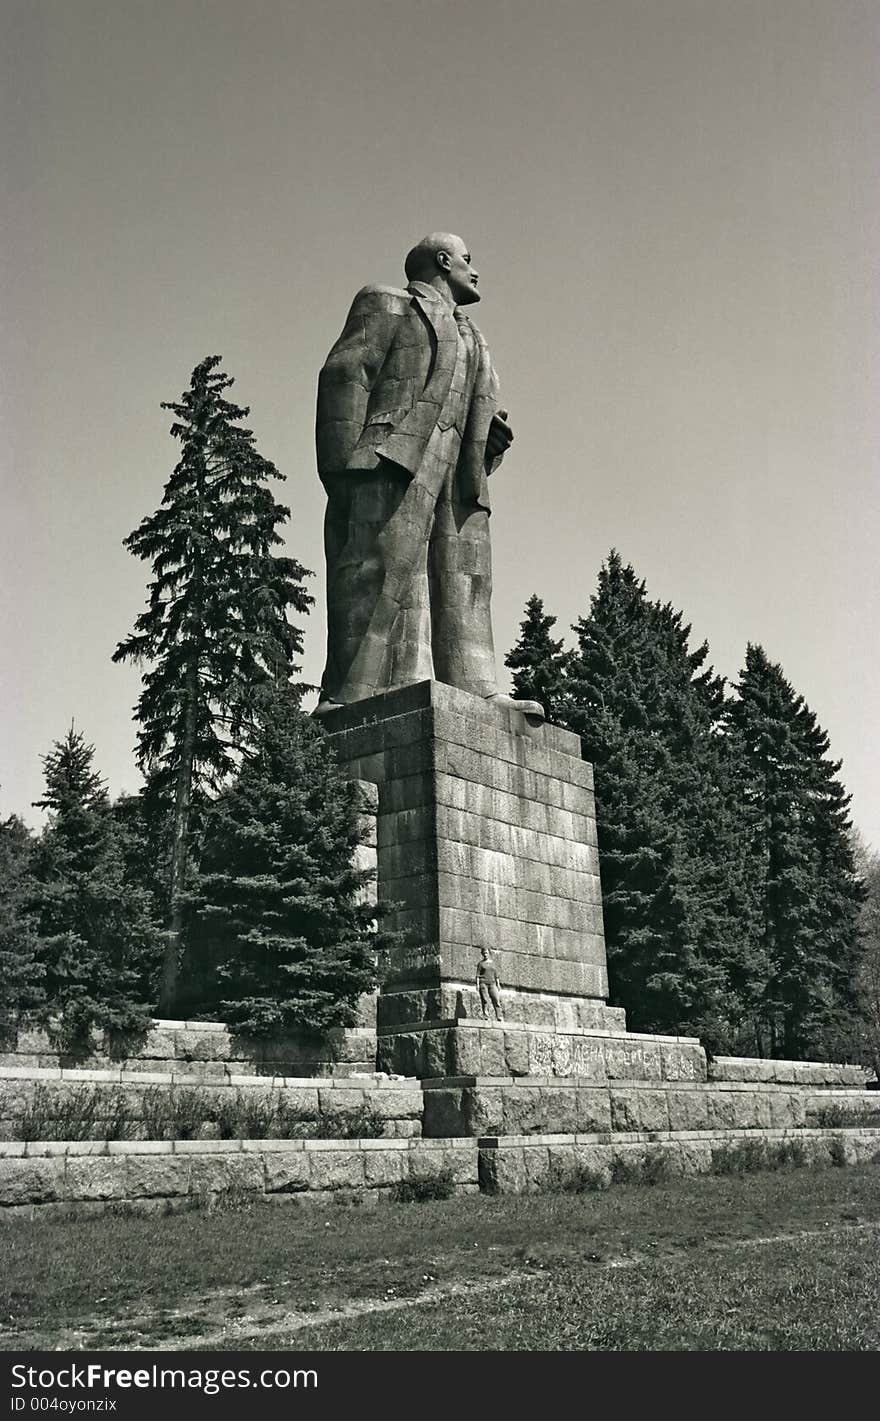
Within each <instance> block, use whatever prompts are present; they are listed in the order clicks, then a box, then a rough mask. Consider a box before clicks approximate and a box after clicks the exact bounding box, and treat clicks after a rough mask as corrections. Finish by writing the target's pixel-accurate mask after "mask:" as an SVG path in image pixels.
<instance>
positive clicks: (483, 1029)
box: [376, 1004, 706, 1084]
mask: <svg viewBox="0 0 880 1421" xmlns="http://www.w3.org/2000/svg"><path fill="white" fill-rule="evenodd" d="M572 1006H573V1007H574V1004H572ZM376 1060H377V1064H378V1066H379V1069H380V1070H385V1071H399V1072H400V1073H402V1074H403V1075H407V1076H410V1075H412V1076H418V1077H419V1078H420V1079H422V1080H425V1081H429V1080H437V1079H441V1078H443V1077H449V1076H467V1075H472V1076H508V1075H510V1076H548V1075H555V1076H565V1077H570V1076H579V1077H581V1078H582V1079H583V1080H585V1081H589V1082H591V1083H593V1084H604V1083H605V1082H606V1081H609V1080H613V1079H627V1080H654V1081H662V1080H695V1081H705V1080H706V1053H705V1051H704V1050H703V1047H702V1046H701V1045H700V1043H699V1041H698V1040H697V1038H696V1037H693V1036H647V1035H642V1034H640V1033H638V1032H627V1031H625V1030H624V1029H623V1028H621V1029H620V1030H617V1029H614V1030H610V1031H609V1030H605V1029H601V1030H595V1031H589V1030H587V1029H585V1028H584V1027H582V1026H578V1025H577V1024H569V1025H568V1026H566V1027H564V1028H560V1029H558V1030H555V1029H542V1028H540V1027H536V1026H535V1025H534V1024H533V1023H532V1022H515V1021H508V1020H507V1019H505V1020H504V1021H503V1022H498V1023H492V1024H488V1025H487V1024H486V1023H485V1022H484V1021H472V1020H459V1021H454V1022H453V1021H445V1022H441V1023H439V1024H433V1025H431V1026H427V1025H426V1026H417V1027H415V1028H413V1027H404V1028H397V1029H395V1030H393V1031H386V1032H380V1033H379V1036H378V1038H377V1055H376Z"/></svg>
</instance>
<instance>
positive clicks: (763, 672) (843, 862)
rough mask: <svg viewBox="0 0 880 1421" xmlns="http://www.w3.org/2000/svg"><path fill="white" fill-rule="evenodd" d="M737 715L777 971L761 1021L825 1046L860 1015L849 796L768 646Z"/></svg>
mask: <svg viewBox="0 0 880 1421" xmlns="http://www.w3.org/2000/svg"><path fill="white" fill-rule="evenodd" d="M729 716H730V721H731V724H732V726H733V727H734V729H735V731H736V732H737V733H738V735H739V737H740V739H741V742H742V744H743V746H744V749H745V754H746V756H747V760H748V767H749V781H748V785H747V803H748V808H749V821H750V824H751V833H752V855H753V861H754V862H755V863H756V864H757V865H759V874H760V877H759V891H760V908H761V937H762V945H763V951H764V954H765V957H766V960H767V964H768V972H767V976H766V981H765V987H764V993H763V1000H762V1003H761V1015H762V1018H763V1022H764V1026H765V1031H766V1035H767V1041H768V1048H769V1049H770V1050H771V1051H772V1052H773V1053H774V1054H776V1055H786V1056H793V1057H800V1056H803V1055H805V1054H809V1053H810V1052H811V1051H815V1050H821V1049H822V1044H823V1040H824V1039H825V1037H826V1033H827V1032H828V1031H829V1029H830V1028H832V1026H833V1022H834V1019H835V1016H836V1014H838V1013H839V1012H841V1011H849V1010H850V1009H851V1008H852V1005H853V1001H854V991H855V970H856V962H857V955H858V918H859V906H860V903H861V901H862V897H863V890H862V885H861V882H860V880H859V878H858V875H857V873H856V867H855V859H854V855H853V849H852V841H851V834H850V830H851V825H850V820H849V812H848V806H849V796H848V795H847V794H846V791H845V790H844V788H843V785H842V784H841V782H840V780H839V779H838V772H839V770H840V761H836V760H832V759H831V758H830V757H829V754H828V751H829V742H828V736H827V734H826V733H825V731H824V730H822V728H821V727H820V726H819V725H818V723H817V721H816V717H815V715H814V714H813V712H812V711H811V710H810V708H809V706H808V705H807V704H806V702H805V701H804V698H803V696H800V695H798V694H796V692H795V691H794V689H793V688H792V686H791V684H790V682H789V681H787V680H786V678H785V676H784V674H783V672H782V668H781V667H780V666H779V665H777V664H776V663H773V662H771V661H770V660H769V658H768V657H767V655H766V653H765V652H764V650H763V648H762V647H760V646H753V645H750V646H749V647H748V649H747V653H746V664H745V667H744V668H743V671H742V673H741V675H740V680H739V684H738V686H737V695H736V698H735V700H733V701H732V702H731V704H730V709H729Z"/></svg>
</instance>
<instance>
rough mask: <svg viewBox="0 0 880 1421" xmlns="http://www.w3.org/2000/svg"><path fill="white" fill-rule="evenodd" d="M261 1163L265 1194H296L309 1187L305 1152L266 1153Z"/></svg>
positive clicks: (309, 1175)
mask: <svg viewBox="0 0 880 1421" xmlns="http://www.w3.org/2000/svg"><path fill="white" fill-rule="evenodd" d="M262 1163H263V1168H264V1178H265V1188H266V1193H267V1194H298V1193H300V1191H301V1190H303V1189H308V1188H309V1187H310V1185H311V1178H312V1175H311V1169H310V1156H308V1155H307V1154H306V1152H305V1150H288V1151H285V1152H284V1153H280V1152H277V1151H273V1152H271V1153H270V1152H268V1151H267V1152H266V1153H265V1154H264V1155H263V1156H262Z"/></svg>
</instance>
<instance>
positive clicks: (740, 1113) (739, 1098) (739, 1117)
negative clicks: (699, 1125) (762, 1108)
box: [707, 1089, 759, 1130]
mask: <svg viewBox="0 0 880 1421" xmlns="http://www.w3.org/2000/svg"><path fill="white" fill-rule="evenodd" d="M757 1096H758V1093H757V1092H756V1091H750V1090H742V1091H738V1090H723V1089H722V1090H715V1091H709V1092H708V1094H707V1100H708V1106H709V1127H710V1129H716V1130H750V1129H753V1128H755V1127H756V1126H757V1125H758V1123H759V1120H758V1107H757Z"/></svg>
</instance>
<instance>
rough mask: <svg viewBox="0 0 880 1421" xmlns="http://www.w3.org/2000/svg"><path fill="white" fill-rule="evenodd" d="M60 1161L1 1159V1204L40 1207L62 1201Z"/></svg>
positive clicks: (62, 1168)
mask: <svg viewBox="0 0 880 1421" xmlns="http://www.w3.org/2000/svg"><path fill="white" fill-rule="evenodd" d="M63 1179H64V1160H63V1159H41V1160H36V1159H33V1160H31V1159H16V1158H12V1159H9V1158H3V1159H0V1203H2V1204H4V1205H6V1206H9V1205H16V1204H42V1203H47V1202H48V1201H49V1200H52V1199H59V1198H62V1197H63Z"/></svg>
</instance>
